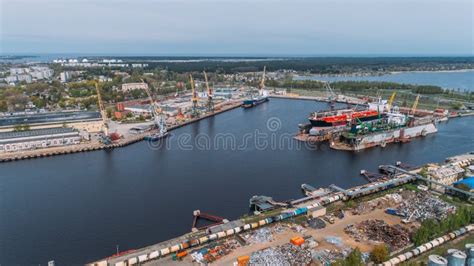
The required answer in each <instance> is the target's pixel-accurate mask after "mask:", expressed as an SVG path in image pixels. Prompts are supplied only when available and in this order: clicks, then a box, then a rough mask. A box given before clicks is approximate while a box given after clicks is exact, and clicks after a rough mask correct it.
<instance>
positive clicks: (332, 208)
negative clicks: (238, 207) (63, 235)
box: [91, 154, 474, 265]
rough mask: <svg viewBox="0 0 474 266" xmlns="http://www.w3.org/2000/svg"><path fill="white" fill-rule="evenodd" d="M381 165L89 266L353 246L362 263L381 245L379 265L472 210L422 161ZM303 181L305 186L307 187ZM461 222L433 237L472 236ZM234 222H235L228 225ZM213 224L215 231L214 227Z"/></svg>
mask: <svg viewBox="0 0 474 266" xmlns="http://www.w3.org/2000/svg"><path fill="white" fill-rule="evenodd" d="M447 161H448V163H447V164H446V165H453V164H454V165H463V166H464V167H466V166H469V165H471V164H473V163H474V156H473V155H472V154H466V155H460V156H457V157H453V158H449V159H448V160H447ZM401 167H407V166H406V165H402V166H401ZM381 169H382V170H381V171H385V172H387V171H389V172H391V173H392V174H390V178H389V179H388V180H387V179H385V180H379V181H374V182H372V183H370V184H369V185H365V186H361V187H356V188H352V189H348V190H345V189H342V188H339V187H337V186H335V185H332V186H330V191H329V192H315V191H313V192H312V193H308V195H309V196H307V197H305V198H301V199H297V200H293V201H292V202H291V203H290V205H289V206H292V207H286V208H282V207H281V206H279V205H281V204H280V203H277V202H273V201H272V200H271V199H267V204H274V205H275V209H274V210H273V211H269V212H268V214H266V212H263V213H260V212H256V213H255V215H254V216H250V217H245V218H243V219H241V220H237V221H232V222H229V223H228V224H229V225H230V227H229V226H225V225H226V222H224V225H223V226H224V227H222V228H221V227H220V225H217V226H215V227H213V226H211V227H209V229H206V230H205V231H204V230H203V231H201V233H200V234H199V232H194V233H193V234H191V235H189V237H190V239H189V240H185V241H184V242H182V243H181V244H177V245H175V246H171V247H169V248H163V247H164V246H163V245H160V244H158V245H157V246H156V247H153V246H152V247H148V248H146V249H145V250H143V251H140V250H139V251H133V252H131V253H127V254H124V255H121V256H117V257H116V256H112V257H110V258H108V259H106V261H98V262H96V263H92V264H91V265H105V264H111V265H133V264H135V263H139V262H140V263H145V264H146V265H161V264H170V265H175V264H176V265H178V264H183V265H191V264H209V263H212V264H217V265H229V264H233V263H236V264H238V265H247V264H250V265H262V264H263V265H274V264H276V265H288V264H297V265H309V264H312V263H316V264H322V265H325V264H327V263H335V262H337V261H342V260H345V259H346V257H347V256H348V255H349V254H353V252H355V250H356V251H357V252H360V253H361V259H362V260H364V263H368V262H369V258H372V256H375V255H374V254H373V252H374V249H376V248H379V247H381V246H383V247H384V248H385V249H386V250H387V251H386V252H387V255H385V257H384V258H383V261H380V263H382V262H384V261H385V262H386V263H385V264H384V265H396V264H398V263H400V262H401V261H404V260H407V256H409V257H416V256H418V255H419V254H421V253H424V252H425V251H427V250H430V249H432V248H434V247H435V246H438V245H440V241H441V240H436V241H437V242H436V243H437V244H436V245H435V244H432V243H431V242H433V241H434V240H433V241H431V242H430V244H429V246H426V247H425V245H421V246H420V247H419V248H420V249H419V250H418V249H416V245H419V244H418V243H417V241H426V240H422V239H421V238H419V236H420V235H419V234H420V233H419V232H420V230H429V229H428V228H426V223H427V222H435V223H441V224H443V223H445V221H447V220H450V219H451V220H453V219H465V218H462V215H464V214H463V213H464V212H466V211H467V212H469V213H472V205H471V204H470V203H468V202H462V201H459V200H458V201H453V197H458V196H459V195H462V194H464V195H465V196H468V197H472V196H473V194H472V193H470V192H467V191H465V190H460V189H458V188H456V187H453V186H449V185H445V184H441V183H439V182H438V181H435V180H431V179H427V178H425V177H423V176H421V175H419V174H417V173H419V172H420V171H421V170H420V169H422V167H419V168H413V167H412V168H411V170H410V171H407V170H404V169H403V168H400V167H397V166H391V165H386V166H383V167H382V166H381ZM431 184H437V185H439V186H442V187H443V188H444V190H443V192H446V191H448V189H449V190H450V191H451V192H450V196H448V198H446V196H445V195H443V194H442V193H441V192H440V191H437V190H436V189H434V190H429V189H424V187H425V186H426V185H428V186H431ZM305 187H306V189H310V186H308V185H306V186H305ZM331 191H332V192H331ZM263 199H264V198H262V200H263ZM255 204H261V203H255ZM287 208H288V209H287ZM279 214H280V215H279ZM469 215H470V214H469ZM456 217H457V218H456ZM453 221H454V220H453ZM463 221H464V222H462V224H459V225H460V226H461V227H462V228H460V227H459V225H453V224H451V225H450V226H449V228H445V229H443V230H444V231H441V232H438V233H436V234H435V236H440V233H449V234H447V235H446V237H445V238H443V237H440V239H442V242H448V241H450V240H453V239H456V238H457V237H461V236H463V235H465V234H468V235H472V234H473V232H471V231H472V230H474V225H472V224H471V223H470V222H469V221H470V217H469V219H468V220H463ZM246 223H247V224H246ZM447 223H450V222H447ZM232 224H234V226H235V225H237V227H235V228H233V225H232ZM453 226H454V227H453ZM213 228H221V229H217V231H216V230H214V229H213ZM229 228H230V229H229ZM451 228H452V229H451ZM455 229H460V230H457V231H455ZM219 230H221V231H219ZM448 230H453V231H455V232H454V233H450V232H449V231H448ZM213 232H214V233H213ZM196 233H197V235H196ZM185 239H186V237H185ZM427 240H428V241H429V240H431V239H429V238H428V239H427ZM179 241H183V239H182V238H181V239H180V240H179ZM420 244H423V242H422V243H420ZM158 246H160V248H158ZM411 248H415V249H414V251H408V252H407V249H411ZM155 249H156V251H154V252H152V253H149V254H147V252H150V251H152V250H155ZM413 252H415V253H413ZM140 253H142V255H139V254H140ZM390 258H392V259H390ZM124 259H125V260H124Z"/></svg>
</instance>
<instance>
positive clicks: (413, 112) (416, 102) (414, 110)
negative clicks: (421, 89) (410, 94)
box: [410, 94, 420, 116]
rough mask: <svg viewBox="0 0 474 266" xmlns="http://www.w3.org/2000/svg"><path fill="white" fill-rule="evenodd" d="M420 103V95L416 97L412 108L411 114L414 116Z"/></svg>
mask: <svg viewBox="0 0 474 266" xmlns="http://www.w3.org/2000/svg"><path fill="white" fill-rule="evenodd" d="M419 101H420V94H418V95H417V96H416V99H415V102H414V103H413V106H412V107H411V112H410V113H411V114H412V115H413V116H414V115H415V112H416V107H417V106H418V102H419Z"/></svg>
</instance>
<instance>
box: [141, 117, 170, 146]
mask: <svg viewBox="0 0 474 266" xmlns="http://www.w3.org/2000/svg"><path fill="white" fill-rule="evenodd" d="M157 124H158V127H159V128H160V131H159V132H158V133H153V134H150V135H147V136H145V137H144V138H143V139H144V140H147V141H158V140H160V139H162V138H166V137H167V136H168V134H169V133H168V130H167V128H166V123H165V120H164V118H163V117H162V116H160V119H159V122H158V123H157Z"/></svg>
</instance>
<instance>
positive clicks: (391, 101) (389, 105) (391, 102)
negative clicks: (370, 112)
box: [387, 91, 397, 112]
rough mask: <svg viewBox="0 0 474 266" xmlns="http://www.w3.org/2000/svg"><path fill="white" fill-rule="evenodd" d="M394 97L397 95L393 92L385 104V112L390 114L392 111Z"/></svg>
mask: <svg viewBox="0 0 474 266" xmlns="http://www.w3.org/2000/svg"><path fill="white" fill-rule="evenodd" d="M395 95H397V92H396V91H394V92H393V93H392V96H390V99H389V100H388V103H387V111H388V112H390V110H391V109H392V104H393V101H394V100H395Z"/></svg>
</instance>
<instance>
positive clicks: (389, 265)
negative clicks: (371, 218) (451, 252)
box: [383, 224, 474, 266]
mask: <svg viewBox="0 0 474 266" xmlns="http://www.w3.org/2000/svg"><path fill="white" fill-rule="evenodd" d="M472 230H474V224H470V225H468V226H465V227H462V228H461V229H459V230H456V231H454V232H452V233H448V234H446V235H444V236H442V237H438V238H436V239H434V240H431V241H430V242H428V243H425V244H423V245H420V246H418V247H416V248H414V249H412V250H410V251H408V252H405V253H403V254H401V255H398V256H396V257H394V258H392V259H390V260H389V261H386V262H384V263H383V265H384V266H393V265H397V264H399V263H402V262H404V261H407V260H409V259H411V258H413V257H416V256H418V255H420V254H422V253H424V252H426V251H428V250H430V249H433V248H434V247H437V246H439V245H441V244H443V243H444V242H446V241H450V240H453V239H455V238H458V237H460V236H462V235H464V234H466V233H468V232H470V231H472Z"/></svg>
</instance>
